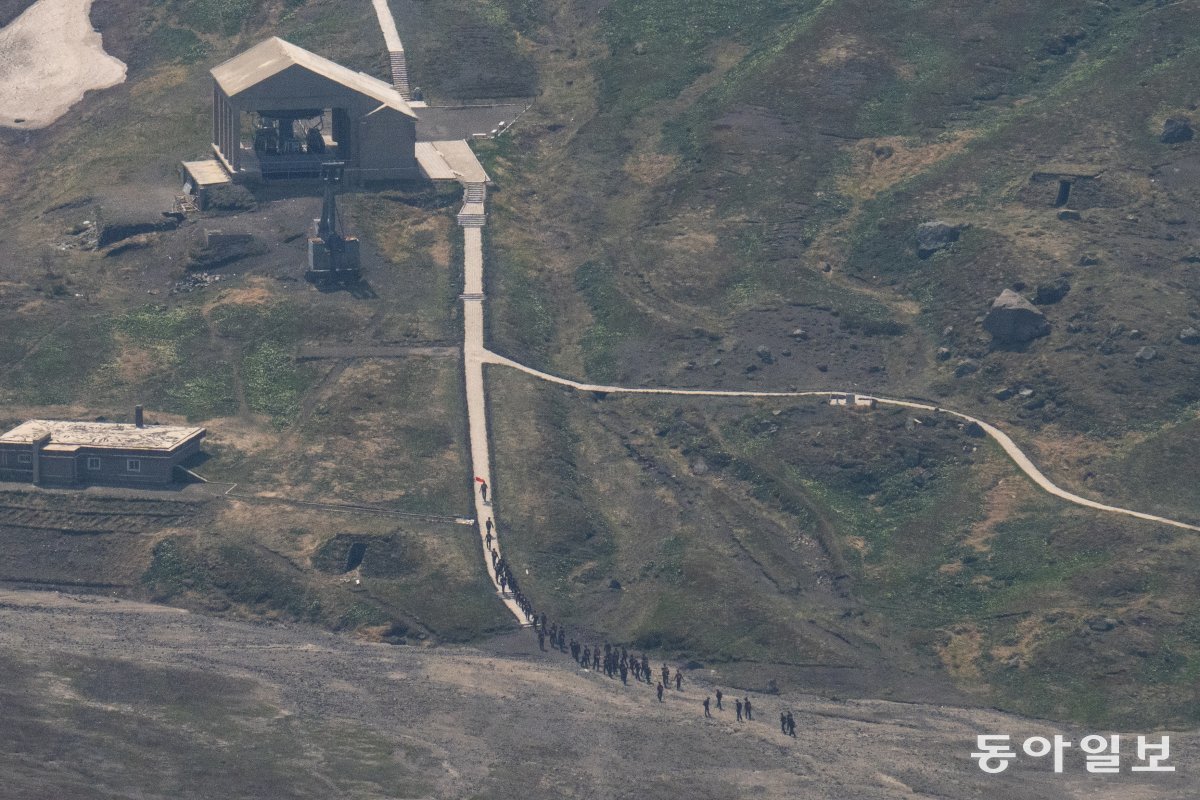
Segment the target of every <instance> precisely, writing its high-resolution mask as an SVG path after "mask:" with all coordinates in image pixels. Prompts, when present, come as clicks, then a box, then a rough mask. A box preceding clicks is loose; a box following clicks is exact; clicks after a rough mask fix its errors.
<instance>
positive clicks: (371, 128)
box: [212, 37, 420, 182]
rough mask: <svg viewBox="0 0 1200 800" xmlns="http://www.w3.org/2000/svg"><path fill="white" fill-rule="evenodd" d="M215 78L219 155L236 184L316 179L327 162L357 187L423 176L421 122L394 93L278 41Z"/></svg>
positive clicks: (221, 68) (222, 68)
mask: <svg viewBox="0 0 1200 800" xmlns="http://www.w3.org/2000/svg"><path fill="white" fill-rule="evenodd" d="M212 76H213V152H214V153H215V154H216V156H217V159H218V161H219V162H220V163H221V165H222V166H223V167H224V168H225V169H226V171H228V172H229V174H230V176H232V178H233V180H235V181H251V182H253V181H257V180H264V179H265V180H272V179H275V180H280V179H288V178H316V177H319V175H320V167H321V162H323V161H342V162H344V163H345V165H346V168H345V174H346V177H347V179H349V180H351V181H354V180H393V179H403V178H417V177H420V171H419V170H418V168H417V161H416V156H415V152H414V148H415V144H416V121H417V117H416V114H414V113H413V110H412V108H411V107H410V106H409V104H408V102H407V101H406V100H405V99H404V98H403V97H402V96H401V95H400V93H399V92H397V91H396V90H395V88H393V87H392V86H391V84H388V83H385V82H383V81H381V80H379V79H378V78H373V77H371V76H370V75H367V74H365V73H362V72H355V71H354V70H352V69H349V68H348V67H343V66H341V65H340V64H336V63H334V62H333V61H330V60H329V59H327V58H322V57H321V56H319V55H317V54H315V53H310V52H309V51H307V50H305V49H304V48H302V47H297V46H296V45H294V44H291V43H289V42H285V41H284V40H283V39H280V38H278V37H272V38H270V39H267V40H266V41H264V42H260V43H259V44H256V45H255V46H254V47H252V48H250V49H249V50H247V51H246V52H244V53H242V54H240V55H237V56H234V57H233V58H231V59H229V60H228V61H226V62H224V63H223V64H219V65H218V66H216V67H214V68H213V70H212ZM243 115H249V117H250V120H251V129H252V130H253V134H252V135H251V140H250V141H243Z"/></svg>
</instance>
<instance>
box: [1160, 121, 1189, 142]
mask: <svg viewBox="0 0 1200 800" xmlns="http://www.w3.org/2000/svg"><path fill="white" fill-rule="evenodd" d="M1194 135H1195V133H1194V132H1193V131H1192V121H1191V120H1190V119H1188V118H1187V117H1171V118H1170V119H1168V120H1167V121H1166V122H1164V123H1163V130H1162V136H1160V137H1159V141H1160V142H1162V143H1163V144H1178V143H1179V142H1187V141H1190V140H1191V138H1192V136H1194Z"/></svg>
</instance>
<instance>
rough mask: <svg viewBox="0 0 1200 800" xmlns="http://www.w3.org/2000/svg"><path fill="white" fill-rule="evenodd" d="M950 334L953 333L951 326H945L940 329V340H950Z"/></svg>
mask: <svg viewBox="0 0 1200 800" xmlns="http://www.w3.org/2000/svg"><path fill="white" fill-rule="evenodd" d="M952 333H954V326H953V325H947V326H946V327H944V328H942V338H943V339H948V338H950V334H952Z"/></svg>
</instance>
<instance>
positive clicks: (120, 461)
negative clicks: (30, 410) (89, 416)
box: [0, 406, 206, 487]
mask: <svg viewBox="0 0 1200 800" xmlns="http://www.w3.org/2000/svg"><path fill="white" fill-rule="evenodd" d="M205 434H206V431H205V430H204V428H189V427H184V426H178V425H145V424H143V423H142V413H141V407H140V406H139V407H138V409H137V411H136V412H135V421H134V422H133V423H120V422H74V421H70V420H53V419H31V420H29V421H28V422H23V423H21V424H20V425H18V426H17V427H15V428H13V429H12V430H10V431H8V432H7V433H5V434H3V435H0V479H3V480H10V481H29V482H31V483H36V484H41V485H53V486H78V485H83V484H106V485H112V486H133V487H138V486H141V487H145V486H165V485H167V484H170V483H172V482H173V481H174V480H175V468H176V467H177V466H179V465H180V464H182V463H183V462H184V461H186V460H188V459H189V458H191V457H192V456H194V455H195V454H196V453H198V452H199V451H200V441H201V440H202V439H203V438H204V436H205Z"/></svg>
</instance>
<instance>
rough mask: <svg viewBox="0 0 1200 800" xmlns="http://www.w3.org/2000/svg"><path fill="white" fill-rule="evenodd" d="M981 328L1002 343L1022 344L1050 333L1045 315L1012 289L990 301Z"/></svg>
mask: <svg viewBox="0 0 1200 800" xmlns="http://www.w3.org/2000/svg"><path fill="white" fill-rule="evenodd" d="M983 329H984V330H985V331H987V332H988V333H990V334H991V335H992V339H994V340H995V341H997V342H1000V343H1001V344H1021V343H1023V342H1028V341H1030V340H1032V339H1036V338H1038V337H1039V336H1045V335H1046V334H1048V333H1050V322H1049V321H1048V320H1047V319H1046V315H1045V314H1043V313H1042V312H1041V311H1040V310H1038V309H1037V307H1035V306H1034V305H1033V303H1030V302H1029V301H1028V300H1026V299H1025V298H1024V297H1022V296H1021V295H1019V294H1017V293H1016V292H1014V291H1013V290H1012V289H1005V290H1004V291H1003V292H1001V293H1000V296H999V297H997V298H996V299H995V300H993V301H992V307H991V309H990V310H989V311H988V313H987V316H986V317H984V320H983Z"/></svg>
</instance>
